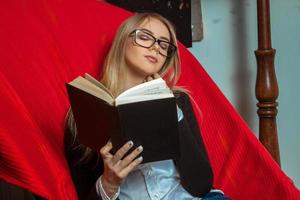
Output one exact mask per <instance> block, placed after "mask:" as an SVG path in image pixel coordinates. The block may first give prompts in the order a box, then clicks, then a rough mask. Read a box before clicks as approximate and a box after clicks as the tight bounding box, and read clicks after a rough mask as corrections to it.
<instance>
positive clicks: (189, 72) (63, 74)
mask: <svg viewBox="0 0 300 200" xmlns="http://www.w3.org/2000/svg"><path fill="white" fill-rule="evenodd" d="M130 15H131V14H130V13H128V12H126V11H124V10H122V9H119V8H116V7H113V6H110V5H107V4H105V3H101V2H99V1H96V0H72V1H71V0H27V1H26V0H9V1H1V2H0V27H1V28H0V82H1V84H0V97H1V98H0V115H1V118H0V178H2V179H4V180H6V181H7V182H10V183H12V184H15V185H18V186H21V187H23V188H26V189H28V190H30V191H32V192H34V193H36V194H38V195H41V196H43V197H45V198H47V199H55V200H57V199H64V200H65V199H66V200H67V199H77V197H76V192H75V190H74V186H73V184H72V182H71V178H70V175H69V171H68V166H67V163H66V160H65V158H64V152H63V124H64V116H65V112H66V111H67V108H68V107H69V103H68V100H67V95H66V89H65V83H66V82H68V81H70V80H71V79H73V78H74V77H76V76H77V75H79V74H83V73H85V72H88V73H90V74H92V75H98V74H99V73H100V71H101V64H102V62H103V58H104V57H105V55H106V53H107V51H108V48H109V45H110V44H111V41H112V39H113V37H114V34H115V31H116V29H117V27H118V25H119V24H120V23H121V22H122V21H123V20H124V19H126V18H127V17H128V16H130ZM179 50H180V54H181V60H182V77H181V79H180V81H179V85H184V86H186V87H187V88H188V89H190V90H191V91H192V95H193V97H194V98H195V102H196V103H197V105H198V106H199V107H200V109H201V111H202V115H201V116H200V115H199V114H198V115H197V117H198V119H199V123H200V125H201V130H202V136H203V138H204V142H205V145H206V147H207V149H208V153H209V157H210V160H211V163H212V166H213V170H214V174H215V180H214V181H215V187H217V188H221V189H222V190H224V191H225V193H226V194H227V195H228V196H230V197H232V199H241V200H247V199H249V200H253V199H260V200H262V199H268V200H269V199H272V200H273V199H278V200H279V199H280V200H282V199H300V192H299V190H297V189H296V188H295V186H294V185H293V183H292V181H291V180H290V179H289V178H288V177H287V176H286V175H285V174H284V173H283V172H282V170H281V169H280V168H279V167H278V165H277V164H276V163H275V162H274V161H273V160H272V158H271V157H270V155H269V154H268V153H267V152H266V150H265V149H264V147H263V146H262V145H261V144H260V143H259V141H258V140H257V139H256V137H255V136H254V134H253V133H252V132H251V130H250V129H249V128H248V126H247V125H246V123H245V122H244V121H243V120H242V119H241V117H240V116H239V115H238V114H237V112H236V111H235V110H234V109H233V107H232V106H231V105H230V103H229V102H228V101H227V100H226V98H225V97H224V96H223V94H222V93H221V91H220V90H219V89H218V88H217V86H216V85H215V83H214V82H213V81H212V80H211V78H210V77H209V76H208V74H207V73H206V72H205V70H204V69H203V68H202V66H201V64H199V63H198V61H197V60H196V59H195V58H194V57H193V56H192V55H191V54H190V53H189V52H188V51H187V50H186V49H185V48H184V47H183V46H182V45H180V48H179ZM216 56H217V55H216ZM200 178H201V177H199V179H200Z"/></svg>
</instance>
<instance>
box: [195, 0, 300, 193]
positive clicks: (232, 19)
mask: <svg viewBox="0 0 300 200" xmlns="http://www.w3.org/2000/svg"><path fill="white" fill-rule="evenodd" d="M270 3H271V28H272V46H273V48H274V49H276V55H275V68H276V74H277V80H278V84H279V98H278V102H279V107H278V110H279V113H278V116H277V124H278V137H279V146H280V156H281V166H282V169H283V170H284V171H285V172H286V174H287V175H288V176H290V177H291V178H292V179H293V180H294V181H295V183H296V185H297V186H298V188H300V156H299V153H300V116H299V115H300V100H299V99H300V0H287V1H282V0H272V1H270ZM201 6H202V15H203V23H204V39H203V41H201V42H197V43H193V47H192V48H190V51H191V52H192V53H193V54H194V55H195V56H196V57H197V58H198V60H199V61H200V62H201V63H202V65H203V66H204V67H205V69H206V70H207V71H208V73H209V74H210V75H211V77H212V78H213V79H214V80H215V82H216V83H217V85H218V86H219V87H220V89H221V90H222V91H223V92H224V94H225V96H226V97H227V98H228V99H229V101H230V102H231V103H232V104H233V106H234V107H235V108H236V109H237V110H238V112H239V113H240V114H241V115H242V117H243V118H244V119H245V120H246V122H247V123H248V124H249V126H250V127H251V129H252V130H253V131H254V132H256V133H257V134H258V116H257V114H256V110H257V107H256V103H257V100H256V98H255V79H256V66H257V65H256V58H255V55H254V50H256V49H257V21H256V19H257V17H256V1H253V0H243V1H241V0H230V1H229V0H227V1H225V0H201ZM297 114H298V116H297ZM257 134H256V135H257Z"/></svg>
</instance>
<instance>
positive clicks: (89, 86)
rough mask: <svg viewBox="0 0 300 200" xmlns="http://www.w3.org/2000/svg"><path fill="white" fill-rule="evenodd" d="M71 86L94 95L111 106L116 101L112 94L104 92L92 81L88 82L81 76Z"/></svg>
mask: <svg viewBox="0 0 300 200" xmlns="http://www.w3.org/2000/svg"><path fill="white" fill-rule="evenodd" d="M69 84H70V85H72V86H74V87H76V88H78V89H80V90H82V91H85V92H87V93H89V94H91V95H94V96H96V97H98V98H99V99H102V100H104V101H106V102H107V103H108V104H110V105H113V104H114V99H113V98H112V97H111V95H110V94H108V93H107V92H106V91H105V90H103V89H102V88H100V87H98V86H97V85H95V84H93V83H91V82H90V81H88V80H86V79H85V78H83V77H81V76H79V77H77V78H76V79H74V80H73V81H71V82H70V83H69Z"/></svg>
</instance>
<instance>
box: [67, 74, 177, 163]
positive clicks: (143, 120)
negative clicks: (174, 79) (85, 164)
mask: <svg viewBox="0 0 300 200" xmlns="http://www.w3.org/2000/svg"><path fill="white" fill-rule="evenodd" d="M67 91H68V95H69V100H70V103H71V108H72V112H73V114H74V119H75V122H76V127H77V130H78V138H79V141H80V143H82V144H84V145H86V146H88V147H90V148H92V149H94V150H99V149H100V148H101V147H102V146H104V145H105V144H106V142H107V141H108V140H109V139H111V141H112V144H113V149H112V153H115V152H116V151H117V150H118V149H119V148H120V147H121V146H123V144H125V143H126V142H127V141H129V140H132V141H133V143H134V147H133V148H132V150H133V149H134V148H135V147H138V146H139V145H142V146H143V147H144V151H143V152H142V156H143V158H144V159H143V162H144V163H145V162H151V161H158V160H165V159H175V158H176V157H178V156H179V153H178V152H179V149H178V143H179V142H178V121H177V109H176V102H175V97H174V95H173V93H172V91H171V90H170V89H169V88H168V86H167V84H166V83H165V81H164V80H163V79H162V78H159V79H155V80H152V81H149V82H145V83H142V84H140V85H137V86H134V87H132V88H130V89H128V90H126V91H124V92H123V93H121V94H120V95H119V96H117V97H114V96H113V95H112V94H111V92H110V91H109V90H108V89H107V88H106V87H105V86H104V85H103V84H101V83H100V82H99V81H98V80H96V79H95V78H93V77H92V76H90V75H89V74H85V76H84V77H81V76H79V77H77V78H75V79H74V80H73V81H71V82H69V83H68V84H67Z"/></svg>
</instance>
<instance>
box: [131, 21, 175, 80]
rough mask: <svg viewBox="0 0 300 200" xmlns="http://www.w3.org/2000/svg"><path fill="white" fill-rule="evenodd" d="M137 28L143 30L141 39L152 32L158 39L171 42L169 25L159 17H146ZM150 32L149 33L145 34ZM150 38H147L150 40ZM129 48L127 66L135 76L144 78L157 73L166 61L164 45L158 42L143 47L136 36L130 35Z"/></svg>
mask: <svg viewBox="0 0 300 200" xmlns="http://www.w3.org/2000/svg"><path fill="white" fill-rule="evenodd" d="M137 29H139V30H142V32H140V33H141V34H142V36H141V38H140V39H141V40H144V39H143V37H148V36H149V34H150V36H149V37H150V38H151V35H152V36H154V37H155V38H157V39H160V40H163V41H168V42H170V34H169V31H168V29H167V27H166V26H165V25H164V24H163V23H162V22H161V21H159V20H158V19H155V18H149V19H146V20H145V21H144V22H143V23H142V24H141V25H140V26H139V27H137ZM143 33H148V35H147V34H146V35H143ZM148 39H149V38H145V40H148ZM127 42H128V43H127V48H126V52H125V61H126V65H127V66H126V67H127V68H128V69H127V70H128V72H129V74H130V75H132V76H135V78H140V79H142V80H144V79H145V78H146V77H147V76H151V75H153V74H155V73H157V72H158V71H159V70H160V69H161V68H162V66H163V64H164V63H165V61H166V57H165V56H163V55H161V54H160V53H159V52H162V47H161V46H159V45H158V43H157V42H156V43H155V44H154V45H153V46H152V47H150V48H145V47H141V46H140V45H138V44H137V43H136V42H135V36H134V35H133V36H132V37H129V38H128V40H127Z"/></svg>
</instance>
